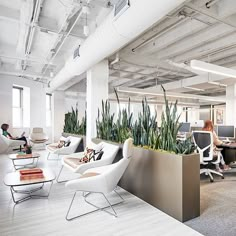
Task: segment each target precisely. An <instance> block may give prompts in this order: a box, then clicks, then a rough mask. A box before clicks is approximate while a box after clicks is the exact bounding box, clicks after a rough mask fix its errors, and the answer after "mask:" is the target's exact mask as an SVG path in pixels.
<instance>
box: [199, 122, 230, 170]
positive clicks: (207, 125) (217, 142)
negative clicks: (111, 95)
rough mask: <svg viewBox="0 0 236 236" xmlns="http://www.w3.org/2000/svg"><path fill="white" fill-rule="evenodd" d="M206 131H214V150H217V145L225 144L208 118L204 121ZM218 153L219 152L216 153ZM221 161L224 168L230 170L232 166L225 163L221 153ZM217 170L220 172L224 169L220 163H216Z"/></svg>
mask: <svg viewBox="0 0 236 236" xmlns="http://www.w3.org/2000/svg"><path fill="white" fill-rule="evenodd" d="M202 130H204V131H210V132H212V135H213V145H214V152H216V146H221V145H222V144H223V141H221V140H220V139H219V138H218V136H217V135H216V133H215V131H214V126H213V123H212V121H211V120H206V121H205V122H204V127H203V129H202ZM216 155H217V154H216ZM220 163H221V165H222V166H223V170H230V169H231V168H230V167H229V166H228V165H226V164H225V161H224V158H223V156H222V155H221V159H220ZM216 170H217V171H219V172H222V171H223V170H222V169H221V168H220V166H219V164H216Z"/></svg>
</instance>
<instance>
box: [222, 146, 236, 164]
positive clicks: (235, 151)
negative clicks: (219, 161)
mask: <svg viewBox="0 0 236 236" xmlns="http://www.w3.org/2000/svg"><path fill="white" fill-rule="evenodd" d="M219 148H223V150H222V151H221V153H222V155H223V157H224V160H225V163H226V164H229V163H230V162H235V161H236V143H235V142H234V143H229V144H225V143H224V144H222V145H221V146H219Z"/></svg>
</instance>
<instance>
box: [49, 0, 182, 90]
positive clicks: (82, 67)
mask: <svg viewBox="0 0 236 236" xmlns="http://www.w3.org/2000/svg"><path fill="white" fill-rule="evenodd" d="M183 2H184V0H166V1H157V0H150V1H149V2H148V4H147V3H144V1H142V0H130V8H128V9H127V10H126V11H125V12H124V13H123V15H122V16H120V17H119V18H118V19H116V20H114V12H111V13H110V14H109V15H108V16H107V18H106V19H105V20H104V21H103V23H102V24H101V25H100V26H99V27H98V28H97V29H96V30H95V32H94V33H93V34H91V35H90V36H89V37H88V38H87V39H86V41H85V42H84V43H83V45H81V47H80V57H78V58H76V59H73V56H71V58H70V59H69V60H68V61H67V62H66V64H65V66H64V67H63V68H62V70H61V71H60V72H59V73H58V74H57V75H56V76H55V78H54V79H53V80H52V81H51V83H50V91H51V92H52V91H54V90H55V89H57V88H58V87H60V86H61V85H63V84H64V83H66V82H67V81H69V80H70V79H71V78H72V77H74V76H76V75H80V74H82V73H84V72H85V71H87V70H88V69H89V68H91V67H92V66H93V65H95V64H96V63H98V62H99V61H101V60H103V59H104V58H106V57H108V56H110V55H111V54H113V53H114V52H116V51H118V50H119V49H120V48H122V47H123V46H125V45H126V44H127V43H129V42H131V41H132V40H133V39H134V38H136V37H137V36H138V35H140V34H141V33H143V31H145V30H147V29H148V28H149V27H150V26H152V25H153V24H154V23H156V22H157V21H158V20H160V19H161V18H163V17H164V16H165V15H167V14H168V13H169V12H170V11H172V10H174V9H175V8H176V7H177V6H179V5H180V4H181V3H183ZM144 4H145V7H144ZM144 9H145V10H144ZM140 16H142V17H140ZM130 19H132V20H130ZM95 52H96V53H95Z"/></svg>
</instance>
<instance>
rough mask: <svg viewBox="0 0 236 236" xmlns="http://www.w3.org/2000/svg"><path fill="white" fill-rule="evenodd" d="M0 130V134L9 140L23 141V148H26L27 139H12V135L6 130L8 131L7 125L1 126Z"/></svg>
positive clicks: (23, 137)
mask: <svg viewBox="0 0 236 236" xmlns="http://www.w3.org/2000/svg"><path fill="white" fill-rule="evenodd" d="M1 129H2V134H3V135H4V136H5V137H7V138H9V139H14V140H23V141H25V144H24V147H25V146H27V139H26V137H25V136H21V137H20V138H18V137H12V135H11V134H10V133H8V131H7V130H8V129H9V125H8V124H2V125H1Z"/></svg>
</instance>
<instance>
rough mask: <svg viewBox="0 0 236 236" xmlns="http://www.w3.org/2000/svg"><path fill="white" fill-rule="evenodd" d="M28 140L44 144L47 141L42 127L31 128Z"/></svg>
mask: <svg viewBox="0 0 236 236" xmlns="http://www.w3.org/2000/svg"><path fill="white" fill-rule="evenodd" d="M29 140H30V142H31V143H32V144H33V145H35V144H45V143H46V142H47V141H48V136H47V134H46V133H44V132H43V128H39V127H36V128H33V130H32V133H31V134H30V136H29Z"/></svg>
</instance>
